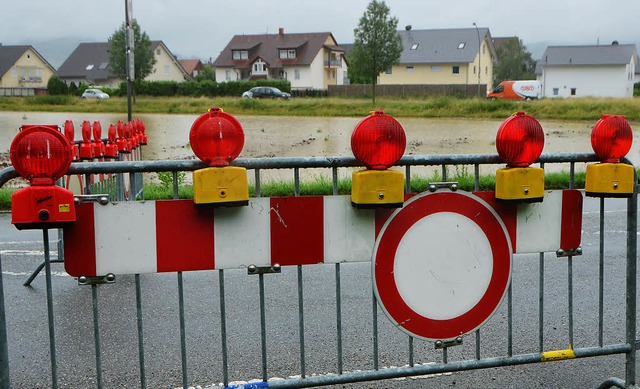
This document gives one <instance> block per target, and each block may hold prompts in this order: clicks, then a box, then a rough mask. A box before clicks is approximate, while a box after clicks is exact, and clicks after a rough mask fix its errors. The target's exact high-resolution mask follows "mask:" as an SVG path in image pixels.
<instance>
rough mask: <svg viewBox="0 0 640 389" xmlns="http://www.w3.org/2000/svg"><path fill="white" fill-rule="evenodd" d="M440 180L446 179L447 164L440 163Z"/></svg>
mask: <svg viewBox="0 0 640 389" xmlns="http://www.w3.org/2000/svg"><path fill="white" fill-rule="evenodd" d="M442 181H447V165H442Z"/></svg>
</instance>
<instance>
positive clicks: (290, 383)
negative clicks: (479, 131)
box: [0, 153, 637, 388]
mask: <svg viewBox="0 0 640 389" xmlns="http://www.w3.org/2000/svg"><path fill="white" fill-rule="evenodd" d="M596 160H597V159H596V157H595V155H593V154H586V153H585V154H568V153H567V154H551V155H542V156H541V157H540V159H539V162H540V163H541V165H543V166H545V167H547V166H554V168H556V169H559V170H566V171H568V172H569V173H570V177H571V180H570V185H569V189H571V188H572V187H573V183H574V177H575V172H576V170H578V171H581V170H584V169H582V168H583V167H584V165H585V163H587V162H592V161H596ZM234 165H237V166H244V167H246V168H247V169H249V172H250V173H252V174H251V176H252V181H253V185H255V190H256V195H257V196H261V184H263V176H264V175H265V174H267V173H268V172H270V171H272V170H274V169H277V170H280V171H285V172H287V174H288V173H290V174H291V178H292V180H293V181H294V188H295V194H296V196H298V195H300V182H301V173H302V175H303V176H304V172H305V171H307V170H308V169H313V171H314V172H318V171H320V172H321V173H320V174H326V175H328V176H330V177H331V182H332V183H333V192H334V194H337V193H338V179H339V177H341V176H342V175H344V174H348V172H350V171H351V169H352V168H354V167H357V166H360V162H358V161H357V160H355V159H354V158H347V157H318V158H272V159H238V160H236V161H235V162H234ZM398 165H399V166H401V167H403V168H404V171H405V178H406V191H407V192H409V191H410V188H411V180H412V178H413V177H414V176H415V174H417V173H416V172H417V171H420V169H423V168H425V167H427V168H431V169H433V168H435V169H437V171H439V174H440V177H439V178H440V180H441V181H449V180H450V179H451V172H452V171H453V170H455V169H456V167H458V168H459V167H461V166H462V167H464V169H467V170H468V171H470V172H473V173H471V175H472V176H473V180H474V186H475V188H474V189H475V190H478V189H479V187H480V184H479V179H480V172H481V171H482V169H484V168H485V167H486V168H489V169H492V168H493V169H495V167H496V166H500V165H502V162H501V161H500V160H499V159H498V157H497V156H496V155H438V156H407V157H403V158H402V159H401V160H400V161H399V162H398ZM202 167H205V166H204V164H203V163H201V162H199V161H195V160H189V161H137V162H126V161H121V162H108V163H74V164H73V165H72V167H71V170H70V172H69V173H70V174H73V175H89V174H107V173H112V174H117V175H119V174H121V173H136V174H137V173H149V172H164V171H172V172H181V171H193V170H196V169H199V168H202ZM132 176H135V174H133V175H132ZM15 177H16V173H15V171H14V170H13V168H11V167H9V168H6V169H4V170H2V171H0V186H2V185H4V184H5V183H6V182H8V181H9V180H11V179H13V178H15ZM174 177H175V175H174ZM118 182H120V183H121V181H119V180H115V181H114V182H113V184H114V185H115V186H116V189H115V193H120V192H119V189H118V188H117V186H118V185H119V184H118ZM102 185H104V184H102ZM88 192H89V193H98V192H106V193H111V192H114V191H112V190H111V189H109V188H107V187H100V188H97V187H96V188H94V189H90V190H89V191H88ZM174 192H175V195H176V197H177V185H176V188H175V190H174ZM140 197H142V196H140ZM596 201H599V203H598V207H597V211H596V212H595V213H594V214H593V215H592V216H590V218H589V219H586V220H585V227H584V230H585V231H584V233H583V238H582V240H583V243H582V244H583V248H584V249H583V255H582V256H579V257H573V256H568V257H563V258H556V254H555V253H551V254H549V253H539V254H538V255H524V256H522V257H516V258H514V272H513V274H512V278H511V283H510V285H509V289H508V292H507V295H506V298H505V301H503V303H502V305H501V307H500V308H499V311H498V312H497V313H496V314H495V315H494V316H493V317H492V318H491V319H490V320H489V321H488V322H487V323H486V324H485V325H484V326H483V327H482V328H480V329H479V330H477V331H475V333H474V334H473V335H470V336H467V337H465V338H463V339H461V341H460V342H454V343H451V344H438V342H436V343H433V342H426V341H423V340H420V339H416V338H413V337H411V336H407V335H406V334H404V333H403V332H400V331H399V330H398V329H397V328H395V326H394V325H392V324H391V323H389V322H388V321H387V320H386V318H385V317H384V316H383V315H381V312H380V311H379V308H378V304H377V302H376V299H375V297H374V296H373V293H372V286H371V274H370V270H369V267H366V266H365V267H358V266H353V265H346V264H339V263H338V264H332V265H310V266H300V265H299V266H295V267H293V268H287V269H284V268H283V269H280V268H278V269H262V270H259V271H255V270H254V271H251V269H250V270H248V271H247V270H237V271H235V270H214V271H203V272H185V273H184V274H183V272H178V273H177V274H176V278H175V279H174V278H173V277H172V275H171V274H155V275H142V276H141V275H135V276H134V277H133V278H127V277H122V278H118V279H116V280H115V283H113V282H112V281H113V280H111V279H104V280H102V281H103V282H100V283H87V284H89V285H88V286H87V285H77V286H75V288H73V289H72V288H70V287H69V283H68V282H67V284H66V286H65V287H59V288H57V287H56V285H55V284H56V283H60V282H63V281H61V280H68V278H69V277H66V278H64V277H57V278H56V279H53V278H52V270H51V263H52V262H54V260H56V259H58V258H55V257H54V256H52V255H51V247H50V245H49V238H50V237H49V235H48V234H49V231H48V230H44V231H43V242H44V267H45V278H46V286H45V288H46V299H45V301H42V300H40V301H41V302H42V303H43V304H45V305H46V312H47V315H46V316H47V317H44V316H42V315H41V317H42V319H43V320H44V322H45V323H47V324H46V326H45V327H46V328H47V330H46V332H47V333H48V340H47V337H46V336H43V335H45V334H44V333H42V332H43V331H44V329H43V327H42V325H41V323H40V324H31V325H32V326H33V327H34V329H36V328H37V329H39V330H34V331H33V334H32V335H33V336H34V337H36V338H38V339H39V340H41V341H42V342H48V347H49V352H40V353H36V355H38V356H40V357H42V356H43V355H44V356H46V357H47V359H48V361H45V360H37V361H33V360H30V361H26V362H25V361H24V360H21V359H24V358H25V357H24V354H23V357H22V358H21V356H20V354H22V352H21V351H20V350H21V344H20V342H25V340H24V339H17V338H16V336H11V333H12V331H13V332H17V333H19V334H21V335H22V334H24V333H25V330H24V329H23V328H22V325H23V324H24V323H20V322H19V320H16V319H15V318H14V317H12V316H10V317H9V319H7V317H8V316H9V315H10V314H14V313H15V312H16V310H15V309H13V307H14V306H16V305H19V304H21V301H27V300H28V301H32V300H33V298H32V296H21V293H17V294H16V293H15V291H13V292H12V295H11V296H7V294H6V293H4V292H3V291H4V289H3V288H2V284H1V283H0V303H2V302H4V304H5V305H4V306H3V305H0V312H2V315H1V316H0V318H1V319H2V320H0V367H1V369H0V371H1V374H0V383H2V385H1V386H2V387H5V388H9V387H20V386H24V385H30V386H32V387H54V388H55V387H79V388H80V387H82V388H84V387H91V386H97V387H141V388H147V387H153V388H155V387H176V386H182V387H184V388H186V387H189V386H190V385H192V386H196V385H199V386H200V387H202V386H223V387H244V388H251V387H256V388H257V387H278V388H279V387H311V386H322V385H337V384H349V383H356V382H363V381H374V380H391V379H396V378H402V377H424V376H429V377H431V378H429V379H430V380H433V381H429V386H438V385H442V386H444V385H445V382H446V384H451V378H450V377H451V376H449V375H448V374H449V373H454V372H460V371H487V370H486V369H489V368H497V367H505V366H512V367H511V368H509V369H512V370H506V372H507V373H506V374H507V375H511V376H512V380H513V387H522V386H521V385H519V384H518V382H519V380H521V379H522V377H518V374H517V373H516V371H515V370H513V369H515V368H514V367H513V366H519V365H529V364H536V363H540V362H553V363H554V364H556V363H558V364H559V363H566V362H562V361H565V360H567V359H569V358H572V359H573V358H575V359H582V358H592V359H589V361H594V362H593V364H594V365H595V364H597V361H599V360H600V359H602V360H604V361H605V365H606V366H605V367H604V370H605V371H607V372H610V374H609V373H606V374H607V375H603V376H602V377H601V379H600V378H598V381H597V382H595V381H593V378H589V380H590V381H585V380H584V379H583V380H580V379H579V378H578V379H576V378H575V377H574V378H571V377H570V375H566V376H565V375H562V374H561V375H560V376H557V375H552V374H549V375H546V371H547V370H550V369H552V368H551V366H552V364H545V365H544V367H543V368H541V369H540V370H539V372H538V374H539V377H538V378H537V381H535V382H537V384H538V386H539V385H542V386H547V387H556V386H572V385H573V384H574V383H575V382H582V383H584V382H588V385H587V386H591V387H593V386H598V385H600V387H601V388H606V387H620V388H630V387H635V385H636V349H637V336H636V332H637V331H636V317H637V312H636V296H637V287H636V278H637V262H636V261H637V246H636V241H637V195H636V194H634V195H633V197H631V198H630V199H628V200H622V201H625V202H626V205H625V207H624V209H626V211H625V212H626V218H624V219H626V221H625V220H620V218H619V217H613V218H612V217H607V214H606V212H605V210H606V204H607V203H608V202H609V201H613V200H609V199H599V200H596ZM616 201H621V200H616ZM612 222H615V223H622V224H621V227H616V228H622V229H623V231H624V234H625V235H626V247H625V248H624V249H621V248H620V247H610V246H608V245H607V237H608V231H610V229H611V226H610V223H612ZM133 238H135V237H133ZM59 255H60V251H58V256H59ZM4 259H5V258H4V257H3V258H2V260H3V261H0V262H4ZM60 259H62V258H60ZM2 264H3V265H4V263H2ZM3 267H4V266H3ZM614 274H615V275H616V276H615V277H613V278H612V275H614ZM4 278H6V276H5V275H4V274H3V277H2V279H4ZM2 279H0V281H2ZM354 280H358V281H357V282H354ZM81 281H83V280H81ZM172 285H174V286H172ZM34 288H35V289H36V290H37V289H38V288H41V285H38V286H35V287H34ZM162 288H167V289H169V291H168V292H167V291H162ZM54 289H55V292H54ZM29 290H33V289H29ZM29 290H27V289H25V290H24V293H25V294H28V293H29ZM165 293H166V294H167V295H168V296H170V299H168V300H165V299H162V301H156V300H157V296H160V295H162V296H164V295H165ZM3 294H4V295H3ZM174 298H175V300H173V299H174ZM69 299H72V300H73V301H72V305H73V306H74V307H75V308H77V314H78V318H77V320H74V319H72V320H71V321H69V320H68V319H69V318H68V317H67V318H66V319H64V320H63V318H62V317H61V314H59V313H58V312H57V311H56V310H55V308H56V307H60V306H62V307H63V308H62V310H64V314H66V315H68V314H69V312H68V311H67V309H65V308H64V307H65V305H64V302H66V301H67V300H69ZM176 302H177V306H176ZM56 304H58V305H56ZM40 308H41V309H42V307H40ZM30 309H36V308H35V307H30ZM18 311H20V310H18ZM9 312H10V313H9ZM80 322H82V325H81V324H79V323H80ZM26 332H27V333H28V332H29V331H26ZM7 333H8V334H9V336H7ZM125 334H126V335H125ZM69 337H71V338H75V337H79V338H81V339H85V341H84V342H83V346H81V347H80V348H79V349H77V348H76V349H74V348H73V347H71V346H69V344H68V343H69ZM171 338H173V339H171ZM89 339H92V340H89ZM158 339H160V340H161V341H159V340H158ZM11 340H14V341H17V342H18V344H17V345H15V344H12V343H11ZM76 347H77V346H76ZM77 353H83V354H84V355H85V356H86V357H87V358H85V360H91V359H92V358H91V357H93V362H92V363H89V362H86V364H83V363H80V364H79V365H78V366H73V367H72V366H70V364H72V363H77V362H76V361H77V360H76V359H74V357H73V356H74V355H75V354H77ZM125 354H126V355H129V356H131V355H133V354H135V357H133V358H128V357H125V356H124V355H125ZM612 355H619V356H620V357H621V358H618V359H615V360H613V362H612V361H611V359H609V358H608V356H612ZM26 358H32V356H31V355H27V356H26ZM127 358H128V359H127ZM134 361H135V363H134ZM25 363H29V364H30V366H33V364H34V363H37V364H38V366H39V368H38V370H41V371H44V372H46V374H49V379H48V380H47V382H39V383H37V384H36V383H33V381H28V379H27V378H25V377H21V376H16V373H15V372H20V373H19V374H22V372H24V371H25V369H24V366H23V365H24V364H25ZM615 364H618V365H620V366H615ZM563 369H567V370H570V369H571V366H565V367H563ZM600 369H602V367H600ZM586 370H587V371H588V370H590V368H587V369H586ZM582 371H584V370H582ZM598 371H600V370H598ZM71 372H73V373H74V374H76V375H73V374H72V373H71ZM43 374H44V373H43ZM454 376H455V375H454ZM614 376H619V377H621V378H615V377H614ZM38 377H40V379H41V380H42V374H40V375H39V376H38ZM491 377H492V375H491V374H490V375H483V376H481V377H480V378H479V379H480V380H481V381H479V382H476V383H475V385H468V386H477V387H492V386H494V384H493V381H492V378H491ZM609 377H611V378H609ZM622 377H623V378H622ZM460 379H461V380H462V381H461V382H465V381H464V378H462V377H461V378H460ZM29 382H31V383H29ZM453 382H454V384H455V380H454V381H453ZM507 382H510V380H507ZM16 385H17V386H16ZM369 385H371V384H369ZM409 385H410V382H407V381H385V384H384V386H398V387H400V386H409ZM530 385H531V386H532V387H533V386H534V384H530ZM416 386H417V387H423V386H424V384H423V383H418V384H417V385H416Z"/></svg>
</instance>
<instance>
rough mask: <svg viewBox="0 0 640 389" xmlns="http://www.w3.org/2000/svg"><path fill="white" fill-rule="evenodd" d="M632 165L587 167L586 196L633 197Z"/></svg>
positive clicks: (612, 164)
mask: <svg viewBox="0 0 640 389" xmlns="http://www.w3.org/2000/svg"><path fill="white" fill-rule="evenodd" d="M633 177H634V171H633V166H632V165H627V164H624V163H608V162H605V163H596V164H590V165H587V177H586V181H585V184H584V192H585V195H587V196H590V197H631V195H632V194H633V187H634V185H633V184H634V179H633Z"/></svg>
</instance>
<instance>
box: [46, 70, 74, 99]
mask: <svg viewBox="0 0 640 389" xmlns="http://www.w3.org/2000/svg"><path fill="white" fill-rule="evenodd" d="M47 90H48V91H49V94H50V95H52V96H58V95H66V94H69V88H68V87H67V84H66V83H65V82H64V81H62V80H61V79H60V78H59V77H58V76H56V75H53V76H51V78H50V79H49V82H47Z"/></svg>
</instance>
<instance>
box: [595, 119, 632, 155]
mask: <svg viewBox="0 0 640 389" xmlns="http://www.w3.org/2000/svg"><path fill="white" fill-rule="evenodd" d="M631 143H633V132H632V131H631V125H629V122H628V121H627V119H626V118H625V117H624V116H620V115H602V117H601V118H600V120H598V121H597V122H596V124H595V125H594V126H593V130H592V131H591V147H593V151H594V152H595V153H596V155H597V156H598V158H599V159H600V161H601V162H609V163H616V162H620V158H622V157H624V156H625V155H627V153H628V152H629V150H630V149H631Z"/></svg>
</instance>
